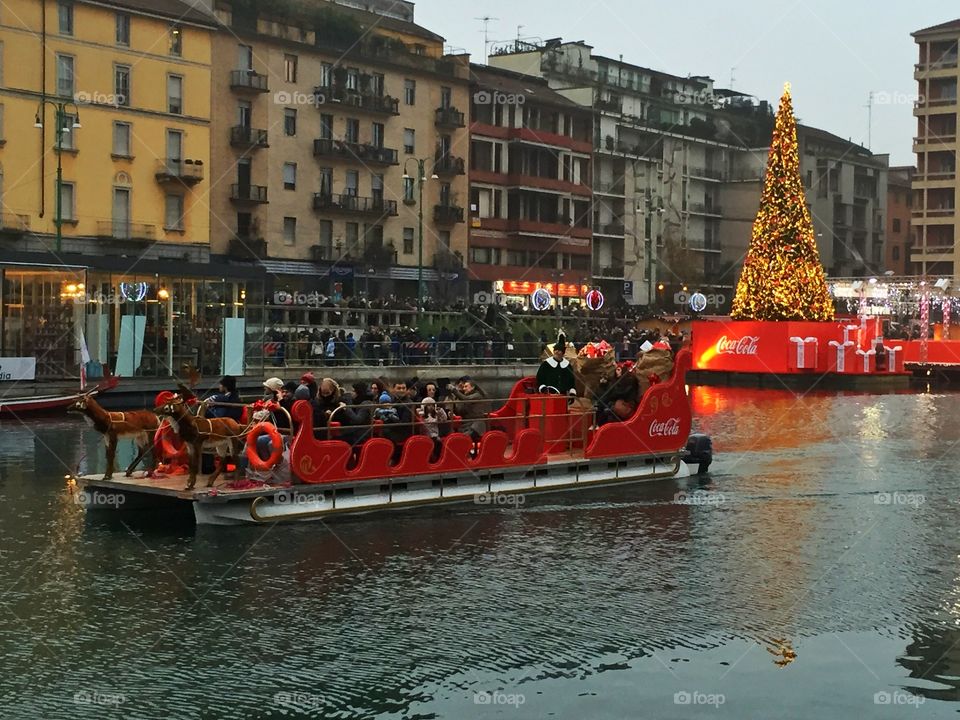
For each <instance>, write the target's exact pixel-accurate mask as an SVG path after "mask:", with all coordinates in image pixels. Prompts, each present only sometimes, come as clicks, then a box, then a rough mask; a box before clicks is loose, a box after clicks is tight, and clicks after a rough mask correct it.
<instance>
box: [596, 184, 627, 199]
mask: <svg viewBox="0 0 960 720" xmlns="http://www.w3.org/2000/svg"><path fill="white" fill-rule="evenodd" d="M593 191H594V192H595V193H599V194H601V195H617V196H620V197H623V195H624V194H625V188H624V184H623V183H622V182H617V183H612V182H598V183H594V186H593Z"/></svg>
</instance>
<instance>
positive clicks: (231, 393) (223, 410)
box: [204, 375, 243, 422]
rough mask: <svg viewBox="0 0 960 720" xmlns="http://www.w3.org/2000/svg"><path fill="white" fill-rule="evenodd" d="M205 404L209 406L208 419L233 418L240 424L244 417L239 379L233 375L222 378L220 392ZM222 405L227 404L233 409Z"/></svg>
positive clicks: (209, 398)
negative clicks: (238, 390) (238, 387)
mask: <svg viewBox="0 0 960 720" xmlns="http://www.w3.org/2000/svg"><path fill="white" fill-rule="evenodd" d="M204 402H205V403H206V404H207V413H206V416H207V417H209V418H231V419H233V420H236V421H237V422H240V418H241V416H242V415H243V407H242V404H243V400H241V399H240V395H239V393H237V379H236V378H235V377H233V375H224V376H223V377H222V378H220V387H219V392H217V393H216V394H215V395H211V396H210V397H208V398H207V399H206V400H205V401H204ZM222 403H227V404H229V405H231V406H233V407H229V406H228V405H226V404H222Z"/></svg>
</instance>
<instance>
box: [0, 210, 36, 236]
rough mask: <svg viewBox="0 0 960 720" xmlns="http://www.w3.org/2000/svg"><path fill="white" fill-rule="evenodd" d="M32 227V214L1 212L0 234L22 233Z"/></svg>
mask: <svg viewBox="0 0 960 720" xmlns="http://www.w3.org/2000/svg"><path fill="white" fill-rule="evenodd" d="M29 229H30V216H29V215H17V214H16V213H0V234H3V235H22V234H23V233H25V232H26V231H27V230H29Z"/></svg>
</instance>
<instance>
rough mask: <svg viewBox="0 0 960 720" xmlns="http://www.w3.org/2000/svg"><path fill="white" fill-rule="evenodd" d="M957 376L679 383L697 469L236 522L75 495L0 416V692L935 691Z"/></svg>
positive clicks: (946, 622)
mask: <svg viewBox="0 0 960 720" xmlns="http://www.w3.org/2000/svg"><path fill="white" fill-rule="evenodd" d="M958 399H960V396H957V395H947V394H940V395H938V394H900V395H885V396H880V395H837V394H810V395H807V396H804V397H796V396H794V395H793V394H790V393H786V392H783V393H779V392H770V391H768V392H759V391H754V390H745V389H731V388H723V389H718V388H693V403H694V412H695V416H696V418H697V419H696V424H697V426H698V428H699V429H700V430H702V431H705V432H708V433H709V434H710V435H712V437H713V439H714V443H715V449H716V453H717V455H716V461H715V463H714V467H713V468H712V472H711V473H710V475H709V477H706V478H703V479H699V480H690V481H689V482H687V481H685V482H682V483H678V482H676V481H668V482H659V483H655V484H650V485H646V486H638V487H634V488H620V489H617V490H615V491H606V490H605V491H594V492H592V493H591V494H589V495H576V494H568V495H561V496H556V497H553V498H539V499H537V500H536V501H535V502H534V501H533V500H531V501H530V502H528V503H523V504H517V505H511V506H498V507H483V506H474V505H469V506H465V507H462V508H458V509H443V510H430V511H426V512H418V513H415V514H408V515H396V516H389V517H379V518H368V519H359V520H352V521H337V522H330V523H327V524H322V523H311V524H302V525H296V526H290V525H281V526H268V527H250V528H246V527H245V528H199V529H197V528H193V527H192V526H190V525H182V524H175V523H172V522H171V521H170V520H169V519H168V518H165V517H146V518H144V517H140V518H131V519H129V520H124V521H123V522H119V521H113V522H96V523H91V522H89V521H88V520H86V519H85V516H84V511H83V507H82V506H81V505H80V504H78V503H77V501H76V499H75V496H72V495H71V494H70V493H69V492H68V489H67V486H66V483H65V481H64V475H65V474H66V473H68V472H71V471H74V470H75V469H77V468H78V467H80V468H81V469H82V470H90V471H92V470H95V469H98V468H102V462H103V461H102V457H101V456H102V445H101V444H100V442H99V438H98V437H97V436H96V435H95V434H94V433H93V431H92V430H91V429H89V428H88V427H87V426H86V425H84V424H82V423H81V422H77V421H73V420H72V419H71V420H44V421H36V422H31V423H29V424H27V425H24V424H20V423H17V422H4V423H2V425H0V663H2V665H0V667H2V672H0V716H2V717H3V718H75V717H83V718H87V717H90V718H98V717H104V718H120V717H123V718H178V719H181V718H204V719H205V718H244V719H247V718H361V717H362V718H371V717H377V718H397V719H399V718H420V719H426V718H561V719H563V718H570V719H571V720H573V719H576V720H579V719H580V718H658V719H660V718H683V719H687V718H700V717H703V718H738V719H740V718H774V717H775V718H778V719H783V718H840V717H869V718H914V717H916V718H928V717H936V718H939V717H955V716H956V713H957V712H958V711H960V702H958V700H960V559H958V558H960V537H958V532H957V527H958V522H957V517H958V511H960V503H958V488H960V475H958V472H957V467H958V464H960V444H958V440H960V402H958Z"/></svg>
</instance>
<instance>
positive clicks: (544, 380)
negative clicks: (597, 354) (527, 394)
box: [537, 333, 577, 395]
mask: <svg viewBox="0 0 960 720" xmlns="http://www.w3.org/2000/svg"><path fill="white" fill-rule="evenodd" d="M566 350H567V339H566V337H564V335H563V333H560V334H559V335H557V342H556V344H555V345H554V346H553V356H552V357H548V358H547V359H546V360H544V361H543V362H542V363H540V369H539V370H537V389H538V390H539V391H540V392H545V391H546V390H548V389H549V388H556V389H557V390H558V391H559V392H560V394H561V395H576V394H577V391H576V390H575V389H574V385H575V384H576V380H575V378H574V376H573V366H572V365H570V361H569V360H567V359H566V358H565V357H564V356H563V355H564V353H565V352H566Z"/></svg>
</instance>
